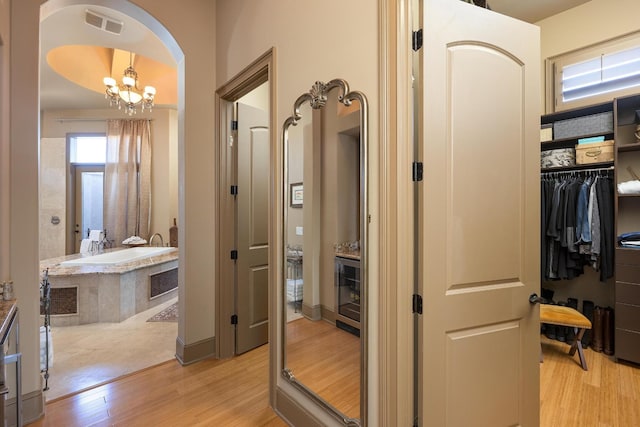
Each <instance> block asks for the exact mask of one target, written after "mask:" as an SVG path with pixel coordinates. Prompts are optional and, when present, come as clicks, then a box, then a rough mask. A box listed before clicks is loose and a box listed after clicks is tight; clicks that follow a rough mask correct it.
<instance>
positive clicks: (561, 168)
mask: <svg viewBox="0 0 640 427" xmlns="http://www.w3.org/2000/svg"><path fill="white" fill-rule="evenodd" d="M603 167H613V162H599V163H589V164H588V165H574V166H559V167H555V168H545V169H540V171H541V172H543V173H544V172H571V171H580V170H584V169H598V168H603Z"/></svg>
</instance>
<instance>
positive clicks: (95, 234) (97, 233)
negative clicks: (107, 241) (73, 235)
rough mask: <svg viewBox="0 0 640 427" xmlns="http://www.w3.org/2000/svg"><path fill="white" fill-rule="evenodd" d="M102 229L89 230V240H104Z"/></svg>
mask: <svg viewBox="0 0 640 427" xmlns="http://www.w3.org/2000/svg"><path fill="white" fill-rule="evenodd" d="M102 237H103V236H102V230H90V231H89V240H93V241H94V242H99V241H101V240H102Z"/></svg>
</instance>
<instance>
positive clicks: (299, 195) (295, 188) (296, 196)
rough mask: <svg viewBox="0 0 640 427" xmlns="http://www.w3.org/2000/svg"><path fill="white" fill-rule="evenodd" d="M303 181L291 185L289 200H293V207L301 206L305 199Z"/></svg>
mask: <svg viewBox="0 0 640 427" xmlns="http://www.w3.org/2000/svg"><path fill="white" fill-rule="evenodd" d="M303 195H304V193H303V189H302V183H301V182H296V183H294V184H290V185H289V200H291V207H292V208H301V207H302V201H303Z"/></svg>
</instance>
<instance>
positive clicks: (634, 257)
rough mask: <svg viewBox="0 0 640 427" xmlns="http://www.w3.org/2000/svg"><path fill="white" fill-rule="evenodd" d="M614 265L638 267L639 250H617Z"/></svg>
mask: <svg viewBox="0 0 640 427" xmlns="http://www.w3.org/2000/svg"><path fill="white" fill-rule="evenodd" d="M616 264H631V265H640V249H629V248H617V249H616Z"/></svg>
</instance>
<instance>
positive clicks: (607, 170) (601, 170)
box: [540, 166, 615, 175]
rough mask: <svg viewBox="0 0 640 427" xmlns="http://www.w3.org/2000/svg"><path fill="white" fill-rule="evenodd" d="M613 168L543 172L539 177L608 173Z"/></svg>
mask: <svg viewBox="0 0 640 427" xmlns="http://www.w3.org/2000/svg"><path fill="white" fill-rule="evenodd" d="M614 169H615V168H614V167H613V166H609V167H606V168H585V169H567V170H557V171H544V172H540V175H552V174H572V173H573V174H575V173H583V172H610V171H613V170H614Z"/></svg>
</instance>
